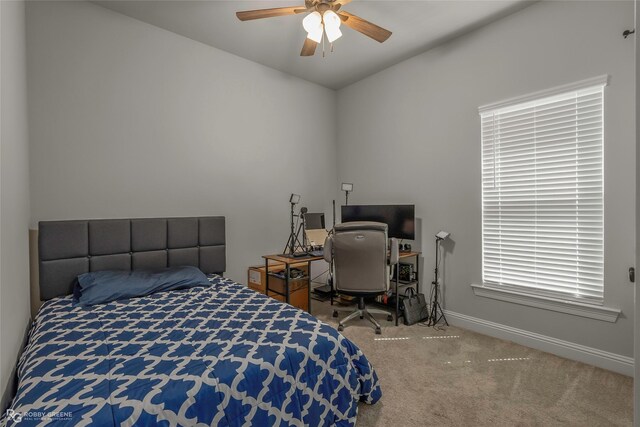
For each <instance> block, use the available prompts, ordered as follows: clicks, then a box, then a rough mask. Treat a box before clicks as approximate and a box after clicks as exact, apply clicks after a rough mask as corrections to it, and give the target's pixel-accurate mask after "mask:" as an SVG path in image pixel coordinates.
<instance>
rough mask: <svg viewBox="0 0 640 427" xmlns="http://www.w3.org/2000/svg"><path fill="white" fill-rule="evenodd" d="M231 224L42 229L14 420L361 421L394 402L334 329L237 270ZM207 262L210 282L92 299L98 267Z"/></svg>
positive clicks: (96, 223)
mask: <svg viewBox="0 0 640 427" xmlns="http://www.w3.org/2000/svg"><path fill="white" fill-rule="evenodd" d="M224 228H225V227H224V218H222V217H202V218H167V219H157V218H155V219H148V220H147V219H142V220H139V219H137V220H90V221H56V222H43V223H40V234H39V253H40V255H39V264H40V288H41V295H42V297H41V298H43V299H46V300H47V301H46V302H45V303H44V305H43V306H42V308H41V309H40V311H39V313H38V315H37V316H36V319H35V320H34V324H33V326H32V328H31V331H30V334H29V340H28V343H27V346H26V348H25V351H24V353H23V355H22V357H21V359H20V362H19V365H18V377H19V383H18V391H17V394H16V397H15V398H14V400H13V402H12V404H11V406H10V408H9V411H8V416H6V417H5V419H4V422H6V423H7V424H8V425H13V424H15V423H16V422H17V421H20V422H19V425H21V426H22V425H43V424H48V423H52V424H56V425H107V426H110V425H136V426H137V425H167V426H170V425H180V426H195V425H202V426H205V425H223V426H227V425H228V426H236V425H238V426H239V425H260V426H262V425H297V426H302V425H312V426H313V425H327V426H329V425H338V426H350V425H354V424H355V420H356V416H357V407H358V406H357V405H358V402H359V401H363V402H366V403H369V404H373V403H375V402H376V401H378V400H379V399H380V397H381V390H380V386H379V384H378V378H377V376H376V373H375V371H374V369H373V367H372V366H371V364H370V363H369V361H368V360H367V358H366V357H365V356H364V354H363V353H362V351H361V350H360V349H359V348H358V347H357V346H356V345H354V344H353V343H352V342H350V341H349V340H348V339H346V338H344V337H343V336H342V335H340V334H339V333H338V332H337V331H336V330H335V329H334V328H332V327H330V326H328V325H326V324H324V323H322V322H320V321H319V320H317V319H316V318H314V317H313V316H311V315H309V314H308V313H306V312H304V311H302V310H299V309H297V308H294V307H292V306H290V305H288V304H284V303H281V302H279V301H276V300H274V299H271V298H268V297H266V296H264V295H262V294H258V293H256V292H254V291H252V290H250V289H248V288H247V287H246V286H243V285H240V284H238V283H235V282H233V281H232V280H230V279H226V278H224V277H223V276H222V275H221V273H222V272H223V271H224V268H225V265H226V264H225V261H226V259H225V238H224ZM177 265H192V266H196V267H199V268H200V269H201V270H202V271H203V272H205V273H207V274H208V283H207V285H206V286H198V287H192V288H189V289H178V290H171V291H165V292H157V293H153V294H150V295H147V296H142V297H137V298H130V299H124V300H117V301H113V302H108V303H105V304H98V305H94V306H91V307H88V308H87V307H80V306H74V305H73V304H72V301H73V296H72V295H71V292H72V290H73V280H74V278H75V277H76V276H77V275H78V274H82V273H84V272H88V271H100V270H113V269H121V270H128V269H140V268H145V269H149V268H160V267H167V266H177Z"/></svg>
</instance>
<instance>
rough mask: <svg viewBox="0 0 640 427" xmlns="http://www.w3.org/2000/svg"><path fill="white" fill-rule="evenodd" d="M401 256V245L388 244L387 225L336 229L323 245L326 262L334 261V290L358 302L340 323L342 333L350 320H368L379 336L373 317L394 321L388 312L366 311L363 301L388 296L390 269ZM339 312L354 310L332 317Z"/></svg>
mask: <svg viewBox="0 0 640 427" xmlns="http://www.w3.org/2000/svg"><path fill="white" fill-rule="evenodd" d="M398 255H399V253H398V241H397V240H396V239H391V240H389V238H388V236H387V224H383V223H380V222H369V221H359V222H346V223H343V224H338V225H336V226H335V227H334V229H333V233H332V234H331V235H329V236H328V237H327V239H326V241H325V243H324V258H325V260H327V262H331V261H333V271H334V275H333V280H334V286H335V289H336V290H337V291H338V292H339V293H341V294H345V295H349V296H354V297H357V298H358V308H357V309H356V310H355V311H353V312H352V313H351V314H350V315H348V316H347V317H345V318H344V319H342V320H341V321H340V322H339V323H338V330H339V331H342V330H343V329H344V324H345V323H346V322H348V321H349V320H351V319H354V318H355V317H358V316H359V317H360V318H361V319H362V318H364V316H366V317H367V319H368V320H369V321H370V322H371V323H373V324H374V325H375V327H376V334H380V333H381V329H380V324H379V323H378V322H377V321H376V319H375V318H374V317H373V315H372V314H373V313H376V314H385V315H387V320H389V321H391V320H393V316H392V315H391V314H390V313H389V312H387V311H384V310H379V309H375V308H367V307H366V306H365V304H364V299H365V298H366V297H372V296H376V295H380V294H383V293H385V292H387V290H388V289H389V276H390V274H389V273H390V268H391V266H392V265H395V264H397V263H398ZM338 311H351V310H350V309H337V308H336V309H334V311H333V317H338Z"/></svg>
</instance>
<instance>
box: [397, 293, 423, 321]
mask: <svg viewBox="0 0 640 427" xmlns="http://www.w3.org/2000/svg"><path fill="white" fill-rule="evenodd" d="M404 296H405V297H404V299H403V300H402V305H403V307H404V308H403V317H404V324H405V325H413V324H415V323H418V322H420V321H422V320H424V319H426V318H427V317H429V309H428V308H427V302H426V301H425V298H424V295H423V294H417V293H416V291H415V290H414V289H413V288H407V290H406V291H404Z"/></svg>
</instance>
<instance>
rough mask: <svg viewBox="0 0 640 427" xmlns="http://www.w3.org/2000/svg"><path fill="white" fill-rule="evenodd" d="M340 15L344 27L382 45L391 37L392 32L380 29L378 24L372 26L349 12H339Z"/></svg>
mask: <svg viewBox="0 0 640 427" xmlns="http://www.w3.org/2000/svg"><path fill="white" fill-rule="evenodd" d="M338 15H340V19H342V22H343V23H344V25H346V26H347V27H349V28H351V29H354V30H356V31H358V32H360V33H362V34H364V35H365V36H368V37H371V38H372V39H374V40H375V41H377V42H380V43H382V42H383V41H385V40H386V39H388V38H389V37H390V36H391V31H389V30H385V29H384V28H382V27H379V26H377V25H376V24H372V23H371V22H369V21H366V20H364V19H362V18H360V17H359V16H356V15H353V14H351V13H349V12H345V11H341V12H338Z"/></svg>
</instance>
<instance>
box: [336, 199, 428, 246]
mask: <svg viewBox="0 0 640 427" xmlns="http://www.w3.org/2000/svg"><path fill="white" fill-rule="evenodd" d="M352 221H375V222H383V223H385V224H387V225H388V226H389V237H395V238H397V239H408V240H414V239H415V234H416V231H415V205H351V206H343V207H342V222H352Z"/></svg>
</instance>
